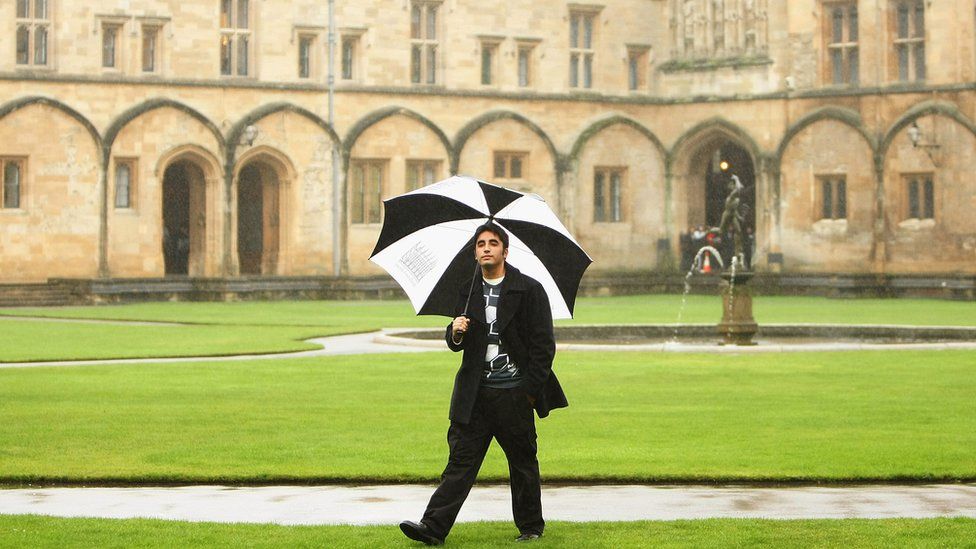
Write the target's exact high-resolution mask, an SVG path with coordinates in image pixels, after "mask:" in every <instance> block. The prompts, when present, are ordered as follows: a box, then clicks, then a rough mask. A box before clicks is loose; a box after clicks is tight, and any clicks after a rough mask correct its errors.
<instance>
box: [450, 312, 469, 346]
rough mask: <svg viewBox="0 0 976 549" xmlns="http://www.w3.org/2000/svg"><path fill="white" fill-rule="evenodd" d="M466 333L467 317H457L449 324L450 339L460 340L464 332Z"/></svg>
mask: <svg viewBox="0 0 976 549" xmlns="http://www.w3.org/2000/svg"><path fill="white" fill-rule="evenodd" d="M467 331H468V317H466V316H459V317H457V318H455V319H454V322H452V323H451V337H453V338H454V341H457V340H458V339H459V338H460V336H462V335H464V332H467Z"/></svg>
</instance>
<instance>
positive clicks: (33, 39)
mask: <svg viewBox="0 0 976 549" xmlns="http://www.w3.org/2000/svg"><path fill="white" fill-rule="evenodd" d="M51 4H52V2H51V1H50V0H44V14H43V17H38V16H37V15H38V14H37V0H26V4H25V6H26V8H27V10H26V13H24V14H23V15H21V13H20V12H19V11H18V8H20V2H19V1H18V2H15V5H14V8H13V9H14V33H13V38H14V48H13V49H14V66H15V67H19V68H35V69H36V68H53V66H52V63H51V53H52V48H51V29H52V28H53V23H52V17H51V10H52V7H53V6H52V5H51ZM21 30H23V31H24V32H25V33H26V48H24V49H23V52H24V55H25V57H24V61H21V59H20V53H21V49H20V48H19V46H20V44H19V42H20V37H21ZM42 36H43V48H39V47H38V43H37V42H38V38H39V37H42ZM39 54H40V55H42V56H43V60H40V59H39V57H38V56H39Z"/></svg>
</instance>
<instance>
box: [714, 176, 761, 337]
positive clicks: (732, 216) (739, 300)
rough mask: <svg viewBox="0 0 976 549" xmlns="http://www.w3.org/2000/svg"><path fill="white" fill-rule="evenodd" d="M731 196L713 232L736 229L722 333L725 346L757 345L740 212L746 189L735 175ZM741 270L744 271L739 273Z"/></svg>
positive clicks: (725, 286) (724, 294) (725, 283)
mask: <svg viewBox="0 0 976 549" xmlns="http://www.w3.org/2000/svg"><path fill="white" fill-rule="evenodd" d="M728 187H729V195H728V196H727V197H726V198H725V210H724V211H723V212H722V222H721V223H720V224H719V226H718V227H714V228H713V229H712V230H711V232H713V233H718V234H726V231H728V229H732V231H733V233H732V238H733V242H734V248H735V255H734V256H733V257H732V261H731V262H730V267H729V270H728V271H725V270H724V265H723V271H722V280H723V283H722V321H721V322H719V324H718V333H719V335H721V336H722V337H723V341H722V344H723V345H755V343H753V342H752V337H753V336H754V335H756V332H757V331H758V330H759V325H758V324H756V321H755V319H754V318H753V317H752V290H751V289H750V287H749V280H750V279H751V278H752V275H753V273H752V271H750V270H749V265H748V264H747V263H746V261H745V257H746V256H745V246H744V244H743V242H742V221H743V218H742V214H741V213H740V212H739V202H740V201H739V195H740V194H741V193H742V190H743V188H744V186H743V185H742V182H741V181H739V177H738V176H736V175H735V174H733V175H732V176H731V177H730V178H729V183H728ZM739 267H741V270H740V269H739Z"/></svg>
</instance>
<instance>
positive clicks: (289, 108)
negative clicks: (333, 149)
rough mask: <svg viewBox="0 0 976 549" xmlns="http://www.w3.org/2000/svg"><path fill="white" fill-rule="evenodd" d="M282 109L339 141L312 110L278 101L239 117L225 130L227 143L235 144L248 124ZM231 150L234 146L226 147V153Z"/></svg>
mask: <svg viewBox="0 0 976 549" xmlns="http://www.w3.org/2000/svg"><path fill="white" fill-rule="evenodd" d="M282 111H285V112H291V113H295V114H297V115H299V116H302V117H305V118H307V119H309V120H311V121H312V123H314V124H315V125H316V126H318V127H320V128H322V131H324V132H325V133H327V134H328V135H329V137H330V138H331V139H332V142H333V143H338V142H339V136H338V134H336V132H335V130H334V129H333V128H332V126H330V125H329V123H328V122H326V121H325V120H323V119H322V117H321V116H319V115H317V114H315V113H313V112H312V111H310V110H308V109H306V108H304V107H300V106H298V105H295V104H292V103H284V102H280V103H268V104H267V105H262V106H260V107H258V108H256V109H254V110H253V111H251V112H249V113H247V114H246V115H244V118H241V119H240V120H239V121H237V123H236V124H234V125H233V126H232V127H231V129H230V131H229V132H227V143H233V144H236V143H237V142H238V141H240V139H241V134H243V133H244V129H245V128H247V127H248V126H249V125H251V124H254V123H255V122H257V121H259V120H261V119H262V118H265V117H267V116H270V115H272V114H274V113H276V112H282ZM233 151H234V147H230V148H229V149H228V154H229V155H233V154H234V153H233Z"/></svg>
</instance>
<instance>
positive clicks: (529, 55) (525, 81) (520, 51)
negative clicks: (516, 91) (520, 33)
mask: <svg viewBox="0 0 976 549" xmlns="http://www.w3.org/2000/svg"><path fill="white" fill-rule="evenodd" d="M539 42H540V40H529V39H517V40H516V43H515V82H516V84H517V85H518V87H520V88H532V87H534V86H535V59H534V57H535V50H536V46H537V45H538V44H539ZM523 59H524V60H525V63H524V64H523V62H522V60H523ZM523 67H524V69H523ZM523 73H524V74H523Z"/></svg>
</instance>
